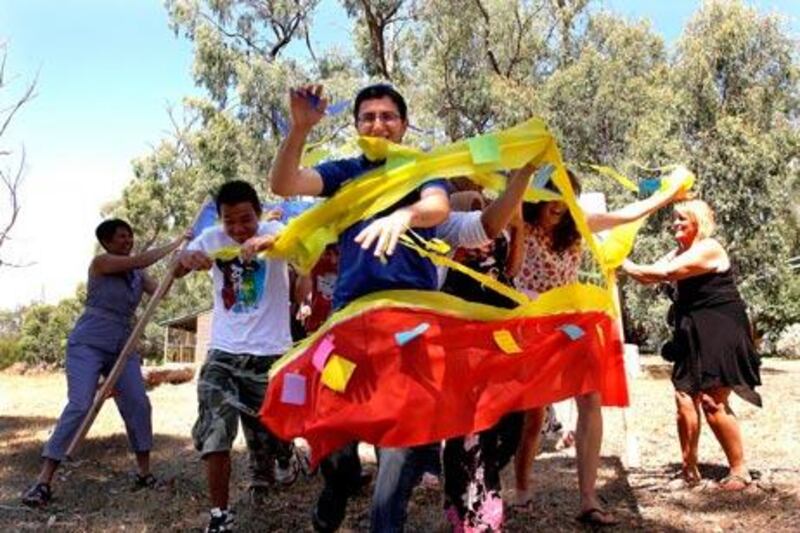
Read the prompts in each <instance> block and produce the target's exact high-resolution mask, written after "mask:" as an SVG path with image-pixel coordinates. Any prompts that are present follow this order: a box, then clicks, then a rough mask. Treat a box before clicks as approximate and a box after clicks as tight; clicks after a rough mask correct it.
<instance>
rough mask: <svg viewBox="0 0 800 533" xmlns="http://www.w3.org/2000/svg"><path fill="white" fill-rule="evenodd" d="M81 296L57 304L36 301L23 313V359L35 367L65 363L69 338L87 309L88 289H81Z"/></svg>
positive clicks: (20, 343) (21, 338)
mask: <svg viewBox="0 0 800 533" xmlns="http://www.w3.org/2000/svg"><path fill="white" fill-rule="evenodd" d="M78 293H79V296H78V297H76V298H66V299H64V300H61V301H60V302H59V303H58V304H56V305H48V304H33V305H31V306H30V307H28V308H27V309H25V312H24V313H23V315H22V325H21V329H20V338H19V349H20V350H21V351H22V354H21V357H20V359H21V360H22V361H23V362H25V363H26V364H28V365H32V366H49V367H55V366H62V365H63V364H64V355H65V350H66V347H67V337H68V336H69V332H70V331H71V330H72V327H73V325H74V324H75V321H76V320H77V318H78V316H79V315H80V313H81V311H82V310H83V300H84V298H85V295H86V292H85V288H84V287H80V288H79V289H78Z"/></svg>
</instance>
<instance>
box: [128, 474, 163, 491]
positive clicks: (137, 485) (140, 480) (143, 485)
mask: <svg viewBox="0 0 800 533" xmlns="http://www.w3.org/2000/svg"><path fill="white" fill-rule="evenodd" d="M159 487H161V482H160V481H159V480H158V478H156V476H154V475H153V474H147V475H146V476H143V475H141V474H136V479H134V480H133V488H132V489H131V490H133V491H134V492H136V491H137V490H142V489H157V488H159Z"/></svg>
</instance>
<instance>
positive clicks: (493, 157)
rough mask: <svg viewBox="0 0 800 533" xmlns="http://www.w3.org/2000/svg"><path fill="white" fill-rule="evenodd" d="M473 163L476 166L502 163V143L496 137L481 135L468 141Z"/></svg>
mask: <svg viewBox="0 0 800 533" xmlns="http://www.w3.org/2000/svg"><path fill="white" fill-rule="evenodd" d="M467 144H468V145H469V153H470V155H471V156H472V162H473V163H474V164H476V165H486V164H488V163H499V162H500V143H498V142H497V137H495V136H494V135H481V136H480V137H473V138H472V139H470V140H469V141H467Z"/></svg>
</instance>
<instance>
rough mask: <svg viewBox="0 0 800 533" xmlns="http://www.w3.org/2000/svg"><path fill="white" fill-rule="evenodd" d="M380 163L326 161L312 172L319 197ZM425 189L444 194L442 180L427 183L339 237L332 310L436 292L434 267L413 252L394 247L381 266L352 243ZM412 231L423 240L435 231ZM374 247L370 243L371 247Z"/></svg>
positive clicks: (363, 159)
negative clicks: (396, 294) (393, 295)
mask: <svg viewBox="0 0 800 533" xmlns="http://www.w3.org/2000/svg"><path fill="white" fill-rule="evenodd" d="M383 163H384V162H383V161H369V160H368V159H367V158H366V157H364V156H363V155H362V156H360V157H354V158H350V159H339V160H336V161H328V162H326V163H323V164H321V165H318V166H317V167H315V168H316V171H317V172H319V175H320V176H322V194H321V196H326V197H328V196H333V195H334V194H335V193H336V191H338V190H339V189H340V188H341V187H342V186H343V185H344V184H345V183H347V182H348V181H350V180H351V179H353V178H357V177H358V176H360V175H362V174H364V173H366V172H369V171H370V170H373V169H375V168H377V167H379V166H381V165H383ZM427 187H439V188H442V189H445V190H447V185H446V184H445V182H444V181H442V180H436V181H430V182H428V183H426V184H425V185H423V186H422V187H420V188H419V189H417V190H416V191H413V192H411V193H409V194H407V195H406V196H405V197H404V198H403V199H401V200H400V201H399V202H397V203H396V204H394V205H393V206H391V207H389V208H388V209H386V210H385V211H383V212H381V213H378V214H376V215H374V216H373V217H370V218H367V219H365V220H360V221H358V222H356V223H355V224H353V225H352V226H350V227H349V228H347V229H346V230H345V231H344V232H342V234H341V235H339V254H340V256H339V276H338V279H337V281H336V288H335V289H334V292H333V308H334V309H339V308H341V307H343V306H345V305H347V304H348V303H350V302H351V301H353V300H355V299H356V298H358V297H360V296H364V295H365V294H370V293H373V292H377V291H384V290H391V289H422V290H435V289H436V285H437V284H436V267H435V266H434V265H433V263H432V262H431V261H430V260H428V259H425V258H423V257H422V256H420V255H419V254H418V253H417V252H415V251H414V250H410V249H408V248H406V247H405V246H402V245H398V246H397V247H396V248H395V250H394V253H393V254H392V255H391V256H388V257H387V260H388V261H387V263H386V264H383V263H381V261H380V259H378V258H377V257H375V255H374V253H375V249H374V247H371V248H370V249H368V250H363V249H362V248H361V245H360V244H358V243H356V242H355V241H354V239H355V238H356V236H357V235H358V234H359V233H360V232H361V230H363V229H364V228H365V227H367V226H368V225H369V224H370V223H372V221H373V220H375V219H376V218H381V217H384V216H386V215H388V214H390V213H392V212H393V211H395V210H397V209H399V208H401V207H405V206H407V205H411V204H414V203H416V202H417V201H418V200H419V199H420V191H422V190H423V189H425V188H427ZM414 231H415V232H416V233H418V234H419V235H420V236H421V237H423V238H424V239H431V238H433V237H435V236H436V235H435V228H415V229H414ZM373 244H374V243H373Z"/></svg>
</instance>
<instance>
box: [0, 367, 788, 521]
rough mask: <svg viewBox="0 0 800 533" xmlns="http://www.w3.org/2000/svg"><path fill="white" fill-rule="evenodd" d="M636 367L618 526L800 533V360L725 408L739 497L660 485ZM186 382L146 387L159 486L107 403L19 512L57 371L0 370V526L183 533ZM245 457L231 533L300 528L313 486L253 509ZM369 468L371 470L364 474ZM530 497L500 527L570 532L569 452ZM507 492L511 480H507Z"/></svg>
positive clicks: (537, 471)
mask: <svg viewBox="0 0 800 533" xmlns="http://www.w3.org/2000/svg"><path fill="white" fill-rule="evenodd" d="M646 368H647V372H645V373H644V374H643V375H642V376H641V377H640V378H638V379H637V380H635V381H633V384H632V396H633V408H632V409H631V411H630V416H629V417H628V423H629V426H630V427H633V428H634V429H635V434H637V435H638V440H639V449H640V451H641V466H640V467H638V468H626V467H625V466H623V462H622V460H621V459H620V457H621V456H624V455H625V438H624V433H623V417H622V413H621V411H620V410H618V409H607V410H605V411H604V419H605V427H606V437H605V440H604V443H603V452H602V455H603V458H602V467H601V471H600V479H599V483H598V487H599V492H600V494H601V496H602V497H603V498H604V499H605V500H606V502H607V504H608V507H609V508H610V509H612V510H613V511H614V512H615V513H616V515H617V516H618V517H619V518H620V519H621V521H622V523H621V524H620V526H618V527H617V528H616V529H617V530H619V531H631V530H635V531H723V530H726V531H728V530H734V531H767V530H769V531H771V532H778V531H798V530H800V526H799V525H798V524H800V491H798V488H797V487H798V485H799V484H800V416H798V414H800V387H798V386H797V385H798V383H799V382H800V362H785V361H772V360H765V368H764V370H763V372H762V377H763V381H764V386H763V388H762V389H761V392H762V395H763V396H764V404H765V406H766V407H765V408H764V409H761V410H759V409H756V408H753V407H752V406H750V405H748V404H745V403H744V402H742V401H739V400H738V398H737V399H734V404H733V407H734V410H735V411H736V412H737V414H738V416H739V419H740V421H741V424H742V429H743V433H744V437H745V447H746V448H745V451H746V454H747V456H748V458H749V464H750V468H751V470H753V471H754V473H755V474H756V475H757V476H759V477H760V479H759V480H758V481H757V482H755V483H753V484H752V485H751V486H750V487H749V488H748V489H747V490H745V491H743V492H741V493H731V494H726V493H722V492H720V491H719V490H717V489H715V487H714V486H713V484H711V485H710V486H706V487H705V488H703V489H702V490H677V491H671V490H669V489H668V488H667V487H666V485H667V482H668V481H669V480H670V479H671V478H672V477H673V476H674V475H675V474H676V473H677V471H678V468H679V464H678V462H679V448H678V445H677V433H676V429H675V424H674V406H673V401H672V390H671V386H670V382H669V379H668V372H669V368H668V367H667V366H666V365H664V364H662V363H661V362H660V360H658V359H655V358H648V361H647V364H646ZM194 387H195V385H194V384H193V383H188V384H183V385H163V386H160V387H158V388H157V389H155V390H153V391H151V394H150V398H151V401H152V403H153V408H154V431H155V434H156V437H155V450H154V457H153V462H154V470H155V473H156V474H157V475H158V476H159V477H161V478H162V479H163V480H165V482H166V483H165V486H164V487H163V488H162V489H161V490H146V491H140V492H132V491H131V486H132V471H133V470H134V468H133V460H132V456H130V455H129V454H128V453H127V441H126V439H125V436H124V429H123V426H122V422H121V420H120V418H119V415H118V414H117V412H116V409H115V408H114V406H112V405H107V406H106V407H105V408H104V409H103V412H102V413H101V414H100V417H99V418H98V420H97V422H96V423H95V427H94V428H93V429H92V431H91V433H90V439H89V440H88V442H87V443H86V444H85V445H84V446H83V448H82V450H81V452H80V457H79V458H78V460H76V461H75V462H72V463H69V464H65V465H64V467H63V468H62V469H61V470H60V471H59V474H58V476H57V482H56V483H55V484H54V491H55V497H54V499H53V501H52V502H51V503H50V505H49V506H48V507H47V508H45V509H43V510H30V509H27V508H26V507H24V506H22V505H21V504H20V502H19V495H20V493H21V491H22V490H23V489H24V488H25V487H26V485H27V484H28V483H30V482H31V480H32V479H33V478H34V476H35V473H36V471H37V468H38V465H39V453H40V451H41V447H42V444H43V443H44V441H45V439H46V438H47V436H48V434H49V432H50V431H51V429H52V427H53V424H54V423H55V420H56V417H57V416H58V414H59V413H60V409H61V408H62V407H63V405H64V402H65V389H66V386H65V380H64V377H63V375H60V374H44V375H34V376H27V375H23V376H19V375H10V374H2V373H0V530H2V531H30V530H41V529H53V530H60V531H100V530H114V531H165V530H169V531H178V530H181V531H185V530H194V531H197V530H200V529H201V528H203V527H204V526H205V524H206V519H207V518H206V516H207V515H206V513H207V508H208V504H207V499H206V492H205V484H204V476H203V470H202V464H201V462H200V460H199V458H198V456H197V454H196V453H195V452H194V450H193V448H192V444H191V441H190V438H189V432H190V428H191V426H192V423H193V421H194V416H195V412H196V406H195V389H194ZM700 454H701V461H702V462H703V465H702V472H703V474H704V476H706V477H709V478H711V479H719V478H721V477H723V476H724V474H725V471H726V468H725V466H724V465H725V460H724V456H723V454H722V452H721V450H720V449H719V446H718V445H717V443H716V441H715V440H714V438H713V436H712V435H711V433H710V432H709V430H708V427H707V426H704V429H703V434H702V436H701V443H700ZM245 461H246V456H245V453H244V449H243V443H242V441H241V437H239V441H237V449H236V452H235V465H234V468H235V472H234V481H233V483H232V490H233V492H232V502H233V503H234V508H235V509H236V510H237V513H238V518H237V521H238V526H239V530H240V531H287V532H293V533H296V532H299V531H311V526H310V520H309V510H310V509H311V506H312V503H313V501H314V499H315V497H316V495H317V494H318V492H319V489H320V486H321V478H320V477H319V476H315V477H312V478H310V479H305V478H302V477H301V478H300V479H299V480H298V482H297V483H295V484H294V485H292V486H291V487H289V488H276V489H275V493H274V496H273V497H271V498H270V499H269V500H268V501H267V502H266V503H265V504H262V505H260V506H258V507H256V506H254V505H253V504H251V503H250V502H249V501H248V500H247V499H246V498H245V488H246V480H245V479H244V472H245ZM370 468H373V467H372V466H370ZM534 476H535V479H536V486H537V497H536V499H535V502H534V504H533V505H531V506H530V507H529V508H527V509H524V510H513V509H512V510H510V511H509V512H508V514H509V516H508V519H507V531H511V532H522V531H581V530H582V529H583V526H581V525H580V524H578V523H577V522H576V521H575V520H574V515H575V512H576V504H577V482H576V478H575V461H574V452H573V451H572V450H564V451H560V452H549V453H543V454H541V455H540V456H539V458H538V460H537V462H536V465H535V467H534ZM504 482H505V484H506V486H511V483H512V477H511V472H509V471H506V472H504ZM368 494H369V491H368V490H367V491H365V494H364V495H362V496H361V497H359V498H357V499H356V500H355V501H353V502H351V505H350V507H349V509H348V516H347V519H346V522H345V524H344V527H343V531H364V530H367V529H368V526H369V496H368ZM447 530H448V529H447V527H446V525H445V524H444V522H443V518H442V512H441V493H440V491H439V490H437V489H435V488H434V489H431V488H422V487H420V488H418V489H417V490H416V492H415V494H414V497H413V501H412V502H411V505H410V506H409V520H408V525H407V531H414V532H416V531H447Z"/></svg>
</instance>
